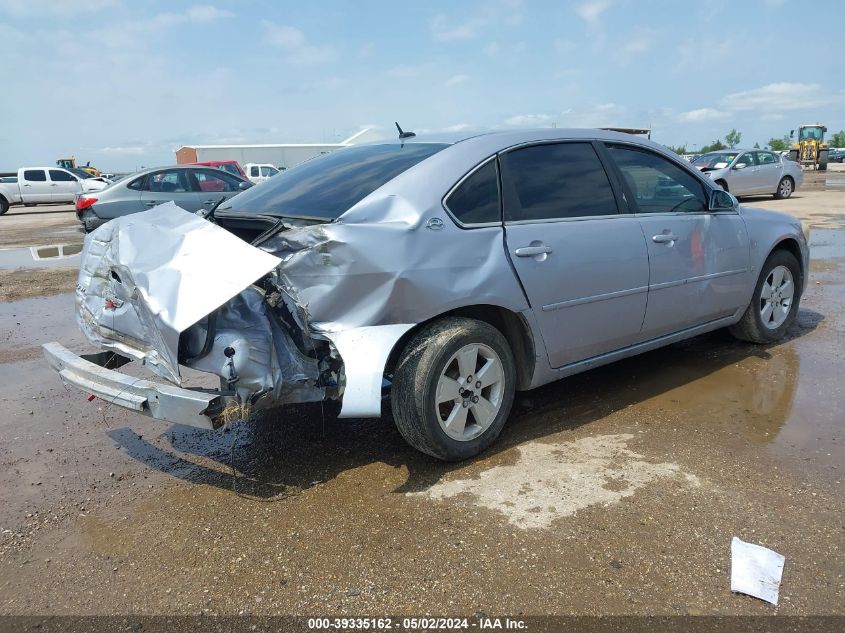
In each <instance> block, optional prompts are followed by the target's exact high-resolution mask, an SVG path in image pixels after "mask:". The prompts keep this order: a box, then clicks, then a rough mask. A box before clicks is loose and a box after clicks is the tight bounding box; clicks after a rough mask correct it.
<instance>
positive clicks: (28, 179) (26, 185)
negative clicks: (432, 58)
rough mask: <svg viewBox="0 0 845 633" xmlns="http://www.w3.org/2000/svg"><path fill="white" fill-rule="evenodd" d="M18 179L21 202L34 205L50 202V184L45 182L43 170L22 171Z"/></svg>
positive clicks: (44, 171) (45, 177)
mask: <svg viewBox="0 0 845 633" xmlns="http://www.w3.org/2000/svg"><path fill="white" fill-rule="evenodd" d="M20 173H21V177H19V178H18V185H19V186H20V190H21V202H23V203H24V204H30V203H31V204H36V203H39V202H50V201H51V200H52V195H53V194H52V192H51V189H52V187H50V185H51V183H50V181H49V180H47V171H46V170H45V169H24V170H23V171H22V172H20Z"/></svg>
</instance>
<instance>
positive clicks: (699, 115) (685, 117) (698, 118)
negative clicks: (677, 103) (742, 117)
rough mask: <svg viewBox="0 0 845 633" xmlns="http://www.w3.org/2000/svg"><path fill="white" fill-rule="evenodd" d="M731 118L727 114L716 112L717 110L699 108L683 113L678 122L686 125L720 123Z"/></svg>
mask: <svg viewBox="0 0 845 633" xmlns="http://www.w3.org/2000/svg"><path fill="white" fill-rule="evenodd" d="M729 116H731V115H730V114H729V113H727V112H722V111H721V110H716V109H715V108H698V109H696V110H689V111H688V112H681V113H680V114H679V115H678V120H679V121H682V122H684V123H701V122H702V121H719V120H721V119H726V118H728V117H729Z"/></svg>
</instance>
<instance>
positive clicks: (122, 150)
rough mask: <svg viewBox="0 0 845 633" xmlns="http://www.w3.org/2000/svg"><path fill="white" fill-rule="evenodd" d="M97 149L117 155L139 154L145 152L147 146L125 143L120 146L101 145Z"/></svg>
mask: <svg viewBox="0 0 845 633" xmlns="http://www.w3.org/2000/svg"><path fill="white" fill-rule="evenodd" d="M98 151H100V152H102V153H103V154H114V155H117V156H140V155H141V154H144V153H146V151H147V148H146V147H143V146H141V145H127V146H120V147H101V148H99V150H98Z"/></svg>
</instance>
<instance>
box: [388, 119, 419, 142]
mask: <svg viewBox="0 0 845 633" xmlns="http://www.w3.org/2000/svg"><path fill="white" fill-rule="evenodd" d="M393 123H395V124H396V129H397V130H399V138H412V137H414V136H416V134H414V133H413V132H403V131H402V128H401V127H399V123H398V121H394V122H393Z"/></svg>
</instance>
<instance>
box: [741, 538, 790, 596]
mask: <svg viewBox="0 0 845 633" xmlns="http://www.w3.org/2000/svg"><path fill="white" fill-rule="evenodd" d="M785 560H786V559H785V558H784V557H783V556H781V555H780V554H778V553H777V552H773V551H772V550H770V549H768V548H766V547H763V546H761V545H753V544H752V543H746V542H745V541H742V540H740V539H738V538H737V537H733V540H732V541H731V591H738V592H739V593H745V594H748V595H749V596H754V597H755V598H760V600H765V601H766V602H771V603H772V604H777V603H778V590H779V589H780V579H781V576H783V563H784V561H785Z"/></svg>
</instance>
